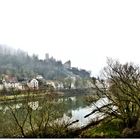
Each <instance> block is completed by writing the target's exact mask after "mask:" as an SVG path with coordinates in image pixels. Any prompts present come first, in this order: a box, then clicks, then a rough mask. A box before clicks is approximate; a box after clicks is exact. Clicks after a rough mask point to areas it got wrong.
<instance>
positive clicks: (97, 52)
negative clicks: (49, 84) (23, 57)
mask: <svg viewBox="0 0 140 140" xmlns="http://www.w3.org/2000/svg"><path fill="white" fill-rule="evenodd" d="M0 44H6V45H8V46H11V47H14V48H21V49H23V50H24V51H28V52H29V54H32V53H36V54H38V55H39V57H40V58H44V55H45V53H49V54H50V56H53V57H55V58H56V59H58V60H62V62H65V61H67V60H69V59H70V60H71V61H72V66H75V67H79V68H84V69H86V70H91V71H92V74H93V75H97V74H98V73H99V72H100V70H101V69H102V67H104V66H105V65H106V57H112V58H117V59H119V60H120V61H121V62H126V61H132V62H135V63H137V64H140V51H139V50H140V49H139V48H140V1H139V0H135V1H133V0H131V1H130V0H0Z"/></svg>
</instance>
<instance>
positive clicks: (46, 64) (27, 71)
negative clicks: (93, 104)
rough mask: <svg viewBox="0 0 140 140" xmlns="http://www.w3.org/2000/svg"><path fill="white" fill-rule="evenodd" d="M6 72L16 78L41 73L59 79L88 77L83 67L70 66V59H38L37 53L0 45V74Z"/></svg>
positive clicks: (46, 77)
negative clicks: (66, 60)
mask: <svg viewBox="0 0 140 140" xmlns="http://www.w3.org/2000/svg"><path fill="white" fill-rule="evenodd" d="M2 74H8V75H12V76H16V77H17V79H18V80H20V79H23V78H31V77H34V76H36V75H38V74H39V75H42V76H43V77H44V78H45V79H49V80H54V79H56V80H59V79H63V78H65V77H68V76H76V77H82V78H88V77H90V73H89V72H88V71H86V70H84V69H81V70H79V69H78V68H74V67H73V68H71V61H68V63H67V62H66V63H64V64H63V63H62V61H57V60H56V59H55V58H53V57H51V58H49V55H48V54H46V58H45V59H39V58H38V56H37V55H35V54H33V55H32V56H29V55H28V53H27V52H24V51H22V50H15V49H13V48H10V47H7V46H3V45H0V76H2Z"/></svg>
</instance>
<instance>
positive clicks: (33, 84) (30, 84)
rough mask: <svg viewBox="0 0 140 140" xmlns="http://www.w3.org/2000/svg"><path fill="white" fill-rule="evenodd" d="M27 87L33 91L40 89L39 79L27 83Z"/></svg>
mask: <svg viewBox="0 0 140 140" xmlns="http://www.w3.org/2000/svg"><path fill="white" fill-rule="evenodd" d="M27 86H28V87H29V88H31V89H39V82H38V80H37V79H35V78H33V79H32V80H31V81H29V82H28V83H27Z"/></svg>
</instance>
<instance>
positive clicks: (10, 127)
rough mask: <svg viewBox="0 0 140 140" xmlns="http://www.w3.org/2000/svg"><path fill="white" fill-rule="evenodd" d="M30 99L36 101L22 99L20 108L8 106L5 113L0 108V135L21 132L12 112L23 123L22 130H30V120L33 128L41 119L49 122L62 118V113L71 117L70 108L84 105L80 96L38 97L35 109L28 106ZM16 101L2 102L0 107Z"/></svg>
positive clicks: (73, 108)
mask: <svg viewBox="0 0 140 140" xmlns="http://www.w3.org/2000/svg"><path fill="white" fill-rule="evenodd" d="M32 101H33V102H37V99H35V98H32V99H29V100H25V101H22V102H20V104H22V106H20V108H16V107H15V108H12V110H11V108H10V109H9V110H7V111H6V112H5V113H3V110H0V124H1V125H0V137H5V136H9V135H12V136H14V135H17V134H19V135H20V134H21V130H20V129H19V127H18V126H17V122H15V118H14V116H13V114H14V115H15V116H16V119H17V120H18V122H19V124H20V125H21V126H22V124H24V125H23V127H24V130H26V131H27V130H31V124H30V121H31V122H32V125H33V128H35V127H39V125H40V124H41V121H43V122H44V123H45V122H46V121H47V119H48V120H49V122H51V121H53V120H56V119H57V118H62V117H63V114H64V113H65V114H66V115H67V116H69V117H70V118H71V117H72V113H71V111H72V110H75V109H77V108H79V107H85V104H84V102H83V97H82V96H77V97H76V100H73V99H72V98H69V97H64V98H62V101H61V102H58V98H55V100H53V98H43V99H39V100H38V104H39V106H38V105H37V106H36V109H35V110H32V108H31V107H30V106H32V103H31V102H32ZM16 103H17V104H19V101H16V100H15V102H13V103H8V104H3V105H1V106H2V109H4V108H5V107H11V106H14V105H15V106H17V104H16ZM12 111H13V112H12ZM12 113H13V114H12ZM30 116H31V120H30ZM26 117H27V118H26ZM45 119H46V120H45ZM24 121H25V123H24Z"/></svg>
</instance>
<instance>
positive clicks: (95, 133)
mask: <svg viewBox="0 0 140 140" xmlns="http://www.w3.org/2000/svg"><path fill="white" fill-rule="evenodd" d="M122 129H123V127H122V122H121V120H119V119H113V120H111V121H110V122H108V121H103V122H101V123H100V124H98V125H97V126H95V127H92V128H89V129H87V130H85V131H84V132H82V133H81V134H80V137H82V138H83V137H86V138H99V137H103V138H117V137H120V135H121V132H122Z"/></svg>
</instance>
